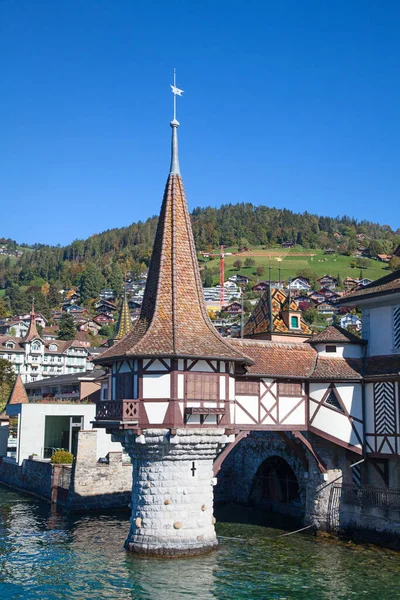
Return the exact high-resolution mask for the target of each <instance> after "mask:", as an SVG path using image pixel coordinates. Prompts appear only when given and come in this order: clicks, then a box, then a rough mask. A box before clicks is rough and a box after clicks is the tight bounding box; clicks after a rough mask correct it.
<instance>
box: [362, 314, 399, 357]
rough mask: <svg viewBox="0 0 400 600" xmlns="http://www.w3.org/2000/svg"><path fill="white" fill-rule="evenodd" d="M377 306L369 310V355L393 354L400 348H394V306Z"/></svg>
mask: <svg viewBox="0 0 400 600" xmlns="http://www.w3.org/2000/svg"><path fill="white" fill-rule="evenodd" d="M396 305H397V304H393V305H390V306H376V307H373V308H370V311H369V340H368V354H369V356H377V355H379V354H382V355H385V354H392V353H393V352H398V353H399V354H400V350H394V348H393V307H394V306H396Z"/></svg>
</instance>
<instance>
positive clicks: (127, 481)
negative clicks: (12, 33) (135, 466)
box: [65, 430, 132, 510]
mask: <svg viewBox="0 0 400 600" xmlns="http://www.w3.org/2000/svg"><path fill="white" fill-rule="evenodd" d="M96 444H97V431H95V430H90V431H80V432H79V433H78V440H77V446H76V455H75V458H74V464H73V467H72V476H71V486H70V490H69V494H68V498H67V499H66V502H65V506H66V507H67V508H68V509H70V510H85V509H100V508H118V507H127V506H128V505H129V503H130V501H131V493H132V465H131V464H130V463H123V462H122V452H109V454H108V463H98V462H97V459H96Z"/></svg>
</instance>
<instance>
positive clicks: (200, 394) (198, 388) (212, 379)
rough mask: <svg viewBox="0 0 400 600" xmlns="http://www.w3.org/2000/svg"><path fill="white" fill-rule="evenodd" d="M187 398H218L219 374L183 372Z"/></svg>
mask: <svg viewBox="0 0 400 600" xmlns="http://www.w3.org/2000/svg"><path fill="white" fill-rule="evenodd" d="M185 382H186V398H187V399H188V400H218V398H219V393H218V392H219V375H214V374H213V373H185Z"/></svg>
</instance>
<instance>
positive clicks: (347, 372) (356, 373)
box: [310, 355, 362, 380]
mask: <svg viewBox="0 0 400 600" xmlns="http://www.w3.org/2000/svg"><path fill="white" fill-rule="evenodd" d="M361 378H362V360H361V359H355V358H327V357H325V356H320V355H318V358H317V362H316V365H315V369H314V370H313V372H312V375H311V377H310V379H327V380H334V379H352V380H354V379H361Z"/></svg>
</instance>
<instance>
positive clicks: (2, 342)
mask: <svg viewBox="0 0 400 600" xmlns="http://www.w3.org/2000/svg"><path fill="white" fill-rule="evenodd" d="M10 343H11V344H12V345H13V347H12V348H11V347H10ZM25 343H26V342H25V339H21V338H17V337H12V336H9V335H0V352H1V351H3V352H7V353H8V352H9V353H13V352H19V353H24V352H25V347H24V346H25ZM42 343H43V345H44V346H45V349H46V354H47V353H49V354H63V353H64V352H66V351H67V350H68V349H69V348H71V347H74V346H76V347H78V348H82V346H81V344H79V342H78V341H75V340H48V341H43V340H42ZM50 346H51V347H52V349H50ZM53 346H55V348H54V350H53Z"/></svg>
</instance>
